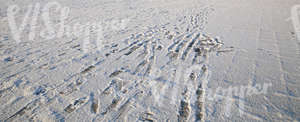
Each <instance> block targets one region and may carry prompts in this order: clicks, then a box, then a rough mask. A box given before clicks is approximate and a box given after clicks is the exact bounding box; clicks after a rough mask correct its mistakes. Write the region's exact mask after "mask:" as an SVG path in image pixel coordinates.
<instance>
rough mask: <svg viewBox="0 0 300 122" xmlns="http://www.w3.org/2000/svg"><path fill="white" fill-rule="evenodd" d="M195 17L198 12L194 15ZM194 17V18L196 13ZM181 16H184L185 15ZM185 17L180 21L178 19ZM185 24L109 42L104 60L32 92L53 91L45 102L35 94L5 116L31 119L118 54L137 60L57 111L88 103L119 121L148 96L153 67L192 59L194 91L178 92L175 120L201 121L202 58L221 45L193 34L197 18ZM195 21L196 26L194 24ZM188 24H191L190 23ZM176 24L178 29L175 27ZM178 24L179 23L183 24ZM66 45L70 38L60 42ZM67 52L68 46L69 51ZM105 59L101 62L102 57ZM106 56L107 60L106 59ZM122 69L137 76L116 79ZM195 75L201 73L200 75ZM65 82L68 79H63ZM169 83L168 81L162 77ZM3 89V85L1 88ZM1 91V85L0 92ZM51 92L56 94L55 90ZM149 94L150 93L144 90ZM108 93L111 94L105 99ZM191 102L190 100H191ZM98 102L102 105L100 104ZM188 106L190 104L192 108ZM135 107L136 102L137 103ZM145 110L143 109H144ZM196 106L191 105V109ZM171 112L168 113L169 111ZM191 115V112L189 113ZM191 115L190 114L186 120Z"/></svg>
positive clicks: (148, 117) (99, 115)
mask: <svg viewBox="0 0 300 122" xmlns="http://www.w3.org/2000/svg"><path fill="white" fill-rule="evenodd" d="M197 16H198V15H197ZM198 18H199V17H198ZM185 19H186V18H185ZM184 22H185V21H184ZM191 23H192V24H188V25H189V26H188V27H187V29H183V30H185V31H184V32H178V31H175V32H172V31H171V29H168V28H167V27H165V26H163V27H160V28H158V27H154V28H152V29H150V30H149V31H148V32H145V33H139V34H133V35H132V36H131V37H129V38H127V39H124V40H126V41H132V42H129V44H125V45H123V47H122V46H121V44H112V46H111V50H109V51H108V52H107V53H106V54H105V57H104V63H102V62H101V61H99V60H98V61H97V62H96V63H94V64H92V65H90V66H87V67H86V68H85V69H83V70H82V71H81V72H79V73H77V74H74V75H73V76H71V77H70V78H67V79H65V81H67V82H63V83H61V84H57V86H58V87H57V88H52V89H41V90H40V91H38V92H37V93H36V94H37V95H39V94H43V95H47V94H48V93H50V92H52V91H53V92H55V95H54V96H52V97H50V98H49V99H50V100H49V101H48V102H42V101H41V97H33V98H36V99H35V100H33V101H31V102H29V103H28V104H27V105H25V106H24V107H23V108H21V109H20V110H19V111H16V112H15V113H14V114H12V115H10V117H8V118H7V119H6V120H7V121H11V120H14V119H16V118H18V117H21V116H24V115H27V114H31V115H28V118H31V119H32V120H34V117H35V115H34V114H38V113H37V111H43V110H45V108H47V107H48V106H51V104H52V103H51V100H53V99H55V98H58V97H62V96H69V95H71V94H75V93H76V91H78V89H79V88H80V87H81V85H82V84H84V83H86V82H88V80H87V79H88V78H89V77H91V76H92V74H95V73H97V69H99V67H100V66H106V65H109V66H113V65H114V63H118V62H120V61H122V60H123V59H124V58H128V59H131V60H135V59H141V60H138V61H137V62H138V64H136V66H135V67H133V68H129V67H127V66H126V65H124V66H122V67H119V68H118V70H115V71H112V70H109V71H110V73H109V74H108V75H106V76H105V77H107V79H110V80H111V82H110V83H109V84H108V86H107V87H106V88H105V89H103V91H102V92H101V94H100V95H95V94H94V93H90V95H87V96H86V97H81V98H78V99H74V100H73V102H71V103H70V104H69V105H67V106H65V108H64V109H63V111H61V114H62V115H63V116H67V115H68V114H71V113H72V112H74V111H76V110H77V109H79V108H80V107H82V106H84V105H85V104H86V103H88V102H91V106H90V109H91V112H92V113H93V114H95V115H96V117H95V118H94V120H95V121H97V120H113V121H114V120H119V119H122V118H123V119H124V118H126V114H128V111H129V110H130V108H132V107H133V106H135V107H137V104H139V103H140V102H142V100H140V98H146V97H149V95H147V94H146V93H149V91H151V86H150V87H149V86H147V85H146V84H147V82H151V81H150V80H148V79H147V77H149V75H150V74H151V72H152V71H153V69H155V68H156V69H157V68H158V69H161V70H165V71H167V72H168V70H169V69H168V66H169V65H172V64H178V62H182V63H186V64H188V65H189V66H191V65H194V64H203V66H202V69H201V71H199V72H198V74H197V73H196V72H193V73H192V74H190V76H189V77H190V79H191V80H192V81H193V82H195V83H196V84H198V86H197V89H196V91H190V90H191V89H190V88H188V87H187V88H186V89H185V90H184V91H183V93H182V94H181V95H182V100H180V102H179V103H178V107H179V108H178V109H177V110H178V112H177V115H178V121H180V122H181V121H189V120H195V121H204V116H205V115H204V112H205V110H204V104H205V88H206V84H207V83H205V82H207V81H206V80H207V79H205V77H206V76H205V74H207V70H208V69H207V64H206V63H207V59H208V56H209V53H211V52H227V50H220V48H221V46H222V45H223V44H222V42H220V41H219V40H218V39H217V38H211V37H208V36H206V35H204V34H202V33H199V32H200V30H199V28H198V26H199V24H197V23H198V22H197V19H195V18H193V17H191ZM197 25H198V26H197ZM191 26H192V27H191ZM176 28H177V29H178V28H181V27H177V26H175V30H176ZM183 28H184V27H183ZM65 44H67V45H69V44H70V43H65ZM78 47H80V45H75V46H71V48H70V49H75V48H78ZM71 52H72V51H71ZM66 54H67V53H66V52H62V53H60V54H58V56H59V57H62V56H65V55H66ZM158 54H160V55H162V56H165V57H169V60H166V61H164V60H160V59H159V58H160V57H159V56H158ZM105 61H106V62H105ZM111 61H112V62H111ZM157 61H162V62H164V65H162V66H161V67H155V66H156V65H155V63H156V62H157ZM47 66H48V64H47V63H45V64H42V65H41V66H39V68H40V69H42V68H43V67H47ZM124 73H125V74H126V75H127V76H128V77H132V78H135V79H138V80H133V81H127V80H123V79H120V78H119V75H122V74H124ZM198 76H200V77H203V78H204V79H202V81H196V79H197V78H196V77H198ZM200 79H201V78H200ZM68 81H71V82H68ZM167 81H170V82H172V80H170V79H167ZM7 89H9V88H7ZM5 91H6V90H5V89H4V90H1V95H2V94H4V92H5ZM56 92H57V93H56ZM150 96H151V95H150ZM192 96H196V101H190V98H191V97H192ZM105 97H107V99H111V102H110V103H109V104H108V105H104V103H101V99H102V98H105ZM109 97H111V98H109ZM192 104H194V105H192ZM102 105H104V106H102ZM192 106H196V107H195V108H193V107H192ZM138 107H141V106H138ZM144 109H147V108H144ZM193 109H196V110H193ZM142 113H144V114H141V115H140V117H139V119H140V120H142V121H155V116H157V115H155V113H153V112H149V111H148V112H146V111H143V112H142ZM171 114H172V113H171ZM192 114H195V115H192ZM191 116H193V117H195V119H191Z"/></svg>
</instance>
